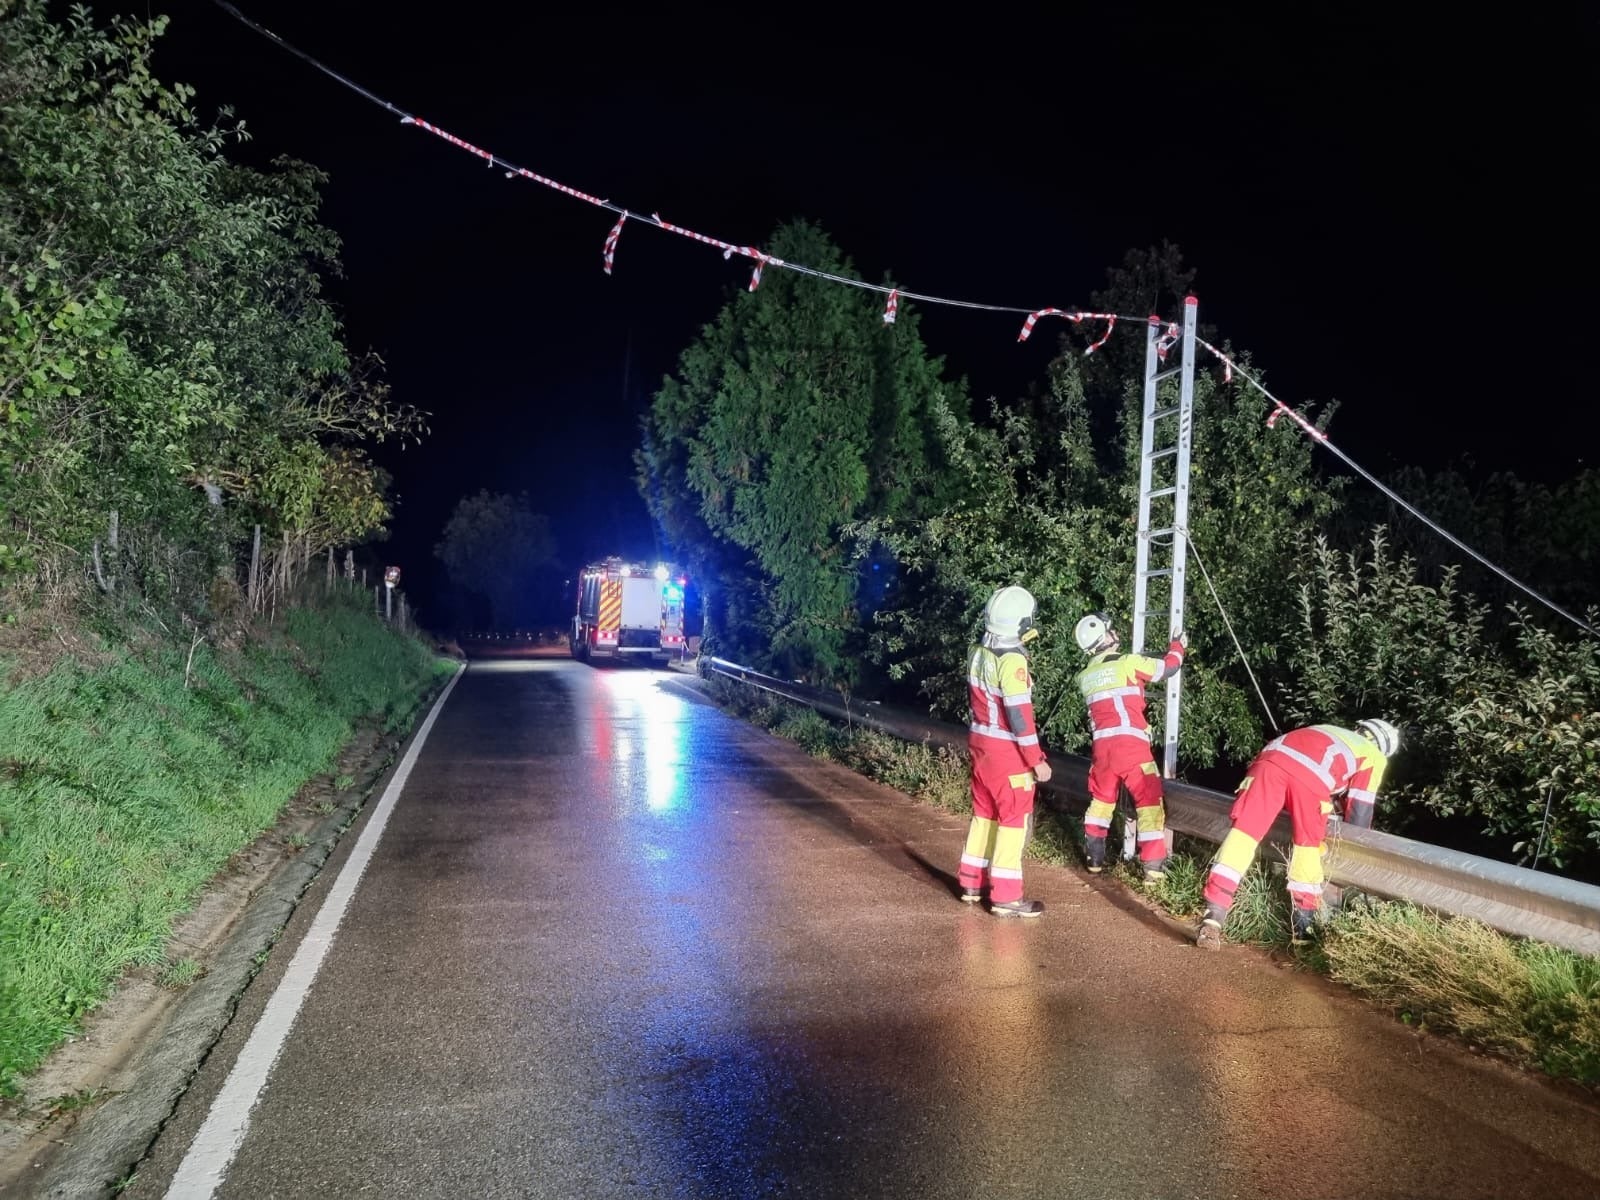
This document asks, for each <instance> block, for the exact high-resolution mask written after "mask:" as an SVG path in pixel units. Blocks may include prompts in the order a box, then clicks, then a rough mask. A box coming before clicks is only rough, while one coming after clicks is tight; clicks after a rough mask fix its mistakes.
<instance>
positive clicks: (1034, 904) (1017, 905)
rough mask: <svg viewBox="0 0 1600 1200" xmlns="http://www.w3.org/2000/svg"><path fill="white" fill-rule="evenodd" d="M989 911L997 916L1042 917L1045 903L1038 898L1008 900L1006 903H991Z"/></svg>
mask: <svg viewBox="0 0 1600 1200" xmlns="http://www.w3.org/2000/svg"><path fill="white" fill-rule="evenodd" d="M989 911H990V912H992V913H993V914H994V915H995V916H997V917H1042V916H1044V905H1043V904H1041V903H1040V902H1039V901H1037V900H1007V901H1006V902H1005V903H1004V904H991V905H990V906H989Z"/></svg>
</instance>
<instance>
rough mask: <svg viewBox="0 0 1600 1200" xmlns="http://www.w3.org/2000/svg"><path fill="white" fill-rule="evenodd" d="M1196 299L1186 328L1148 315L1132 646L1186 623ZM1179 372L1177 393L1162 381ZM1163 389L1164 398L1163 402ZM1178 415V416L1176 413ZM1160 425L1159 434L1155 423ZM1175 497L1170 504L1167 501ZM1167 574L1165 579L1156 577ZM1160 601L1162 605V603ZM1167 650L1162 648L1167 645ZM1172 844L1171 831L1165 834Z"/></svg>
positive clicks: (1165, 768) (1172, 743)
mask: <svg viewBox="0 0 1600 1200" xmlns="http://www.w3.org/2000/svg"><path fill="white" fill-rule="evenodd" d="M1198 308H1199V301H1197V300H1196V299H1195V298H1194V297H1193V296H1185V297H1184V301H1183V324H1182V326H1181V328H1180V327H1179V326H1176V325H1172V324H1169V323H1167V322H1164V321H1162V320H1161V318H1159V317H1151V318H1150V322H1149V325H1148V326H1147V327H1146V330H1145V349H1144V420H1143V429H1142V437H1141V441H1140V448H1139V541H1138V548H1137V552H1136V555H1135V558H1134V576H1133V638H1132V642H1131V644H1130V646H1129V649H1131V650H1132V651H1133V653H1135V654H1143V653H1144V652H1145V633H1146V629H1147V622H1148V621H1149V619H1150V618H1161V617H1165V618H1166V627H1167V633H1166V634H1165V635H1164V636H1165V640H1166V641H1170V640H1171V639H1172V638H1175V637H1177V636H1178V634H1179V633H1180V632H1182V630H1183V585H1184V573H1185V570H1186V568H1187V565H1188V551H1189V543H1188V541H1187V540H1186V538H1185V537H1184V531H1185V530H1187V529H1188V527H1189V451H1190V444H1191V442H1192V440H1193V436H1194V360H1195V329H1196V325H1197V321H1196V312H1197V310H1198ZM1175 344H1176V345H1178V346H1180V347H1181V351H1180V354H1179V358H1178V362H1177V365H1176V366H1168V365H1167V363H1166V360H1167V359H1168V358H1169V356H1170V354H1171V351H1172V349H1173V347H1174V345H1175ZM1174 377H1176V378H1177V380H1178V389H1177V391H1178V395H1177V399H1176V403H1173V402H1172V388H1171V387H1170V386H1169V387H1167V388H1165V389H1163V388H1162V386H1161V385H1162V384H1163V383H1165V382H1166V381H1167V380H1169V379H1172V378H1174ZM1163 391H1165V393H1166V399H1167V403H1166V404H1165V405H1163V403H1162V392H1163ZM1174 417H1176V418H1177V421H1176V422H1175V423H1174V422H1173V420H1172V418H1174ZM1158 427H1159V429H1160V430H1161V431H1162V432H1161V433H1159V434H1158V432H1157V430H1158ZM1169 500H1170V501H1171V503H1170V504H1168V503H1167V501H1169ZM1161 580H1165V581H1166V582H1165V583H1164V584H1162V583H1160V582H1157V583H1156V585H1155V586H1154V587H1152V586H1151V584H1152V581H1161ZM1163 601H1165V606H1164V607H1163ZM1163 649H1164V647H1163ZM1182 698H1183V673H1182V672H1179V673H1178V674H1177V675H1174V676H1172V677H1171V678H1170V679H1168V680H1167V695H1166V709H1165V716H1164V719H1163V721H1162V742H1163V745H1162V755H1161V773H1162V775H1164V776H1165V777H1166V778H1168V779H1171V778H1172V776H1173V775H1174V773H1175V772H1176V771H1177V769H1178V718H1179V715H1180V713H1181V710H1182ZM1136 834H1137V827H1136V826H1135V824H1134V822H1133V821H1125V822H1124V825H1123V845H1122V855H1123V857H1124V858H1132V857H1133V855H1134V852H1135V848H1136ZM1168 848H1169V850H1170V848H1171V834H1168Z"/></svg>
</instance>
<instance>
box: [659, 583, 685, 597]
mask: <svg viewBox="0 0 1600 1200" xmlns="http://www.w3.org/2000/svg"><path fill="white" fill-rule="evenodd" d="M662 595H664V596H666V598H667V599H668V600H682V599H683V591H682V589H680V588H675V587H673V586H671V585H670V584H669V585H667V587H665V588H663V589H662Z"/></svg>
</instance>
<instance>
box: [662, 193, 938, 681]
mask: <svg viewBox="0 0 1600 1200" xmlns="http://www.w3.org/2000/svg"><path fill="white" fill-rule="evenodd" d="M770 248H771V252H772V253H773V254H774V255H776V256H777V257H780V258H786V259H793V260H795V261H798V262H805V263H808V264H811V265H815V266H818V267H821V268H823V269H824V270H828V271H832V272H835V273H837V274H851V273H853V268H852V266H851V265H850V263H849V262H848V261H847V260H845V259H844V258H843V257H842V256H841V255H840V254H839V252H838V251H837V250H836V249H835V248H834V246H833V245H832V243H831V242H829V241H828V239H827V238H826V237H825V236H824V235H823V234H822V232H821V231H820V230H818V229H816V228H815V227H813V226H810V225H806V224H804V223H797V224H792V225H788V226H785V227H783V228H781V229H779V230H778V231H777V232H776V233H775V234H774V235H773V238H772V240H771V242H770ZM876 305H877V301H876V300H875V299H873V298H871V297H869V296H867V295H864V294H862V293H859V292H857V291H855V290H854V289H850V288H841V287H839V286H837V285H835V284H831V283H828V282H825V281H822V280H818V279H814V278H810V277H808V276H803V275H797V274H794V273H791V272H786V271H774V272H769V273H768V276H767V279H766V280H765V281H764V282H763V283H762V286H761V288H760V289H759V290H758V291H756V292H753V293H748V292H747V293H741V294H739V295H737V296H735V297H734V298H733V299H732V300H730V301H729V302H728V303H727V304H726V305H725V306H724V307H723V310H722V312H721V313H720V314H719V315H718V317H717V319H716V320H715V321H713V322H712V323H711V324H710V325H708V326H706V328H705V329H704V330H703V331H702V333H701V336H700V337H699V338H698V339H697V340H696V341H695V343H694V344H693V345H691V346H690V347H689V348H688V349H687V350H685V351H684V353H683V356H682V359H681V360H680V363H679V366H678V370H677V371H676V372H675V373H674V374H673V375H672V376H671V377H669V378H668V379H666V380H665V381H664V382H663V384H662V387H661V389H660V391H659V392H658V393H657V395H656V397H655V401H654V404H653V406H652V408H651V411H650V413H649V414H648V416H647V417H646V419H645V423H644V445H643V448H642V449H641V451H640V453H639V456H638V467H639V479H640V489H641V491H642V492H643V494H644V496H645V499H646V501H647V502H648V503H649V505H650V508H651V512H652V515H653V516H654V517H655V519H656V520H657V522H658V523H659V524H660V525H661V527H662V529H663V531H664V532H665V533H666V535H667V539H668V540H669V542H671V543H672V544H673V545H674V546H675V547H676V548H677V550H678V552H679V553H680V554H682V555H683V557H685V558H686V559H687V560H688V561H689V563H690V566H691V567H692V568H693V569H694V570H695V571H696V573H697V575H699V576H700V577H701V579H702V582H703V581H704V580H705V579H706V577H707V575H708V574H709V575H711V576H713V577H715V578H717V580H718V582H719V583H720V585H721V586H720V589H718V590H720V593H721V595H720V597H719V598H718V600H717V601H716V602H715V603H714V604H713V605H712V608H713V613H714V614H715V618H714V619H713V621H712V622H711V628H712V629H713V630H715V631H716V633H717V634H718V635H720V638H721V639H722V643H723V645H724V646H725V647H726V648H727V649H728V650H729V651H731V652H733V653H737V654H741V655H744V656H748V657H749V658H752V659H755V660H757V661H758V662H763V663H771V664H774V665H776V666H777V667H778V668H779V669H781V670H783V671H784V672H786V673H789V674H792V675H797V676H805V677H810V678H815V679H823V680H830V681H839V682H847V683H848V682H850V681H851V680H853V679H854V678H855V677H856V674H857V665H858V664H857V659H856V656H855V655H853V654H851V653H849V649H850V648H851V647H852V646H853V645H854V644H855V641H856V640H857V637H858V630H859V628H860V616H859V608H858V603H859V594H858V579H857V574H858V572H857V567H856V564H855V563H854V562H853V561H852V558H851V554H850V550H849V547H848V546H847V545H846V544H845V543H844V541H843V539H842V538H841V537H840V530H841V529H842V528H843V527H844V526H845V525H846V524H847V523H849V522H852V521H857V520H860V519H862V518H864V517H868V516H883V517H895V518H909V517H911V516H913V515H914V514H916V513H918V512H922V511H928V510H929V508H930V507H931V506H933V505H936V504H937V503H938V501H939V499H940V498H941V493H942V490H943V488H942V480H941V472H940V469H939V468H940V462H939V458H940V453H941V450H942V448H943V447H942V445H941V444H940V443H939V442H938V441H937V440H936V439H935V438H934V437H933V436H932V434H933V429H932V424H931V422H930V421H929V419H928V418H929V416H930V414H931V413H933V412H934V411H935V410H936V409H938V408H940V407H944V408H947V409H949V410H951V411H956V412H960V411H962V410H963V408H964V404H965V401H964V394H963V393H962V391H961V390H960V389H959V388H958V387H955V386H953V385H951V384H948V383H946V382H944V381H943V380H942V379H941V377H940V369H941V364H940V363H939V361H938V360H936V359H930V358H929V357H928V356H927V354H926V351H925V350H924V348H923V344H922V340H921V337H920V335H919V334H918V332H917V322H916V320H915V319H914V317H912V316H909V315H905V314H903V315H902V316H901V318H900V320H899V322H898V323H897V324H895V325H885V324H884V323H883V322H882V321H881V320H880V319H879V314H878V311H877V309H876Z"/></svg>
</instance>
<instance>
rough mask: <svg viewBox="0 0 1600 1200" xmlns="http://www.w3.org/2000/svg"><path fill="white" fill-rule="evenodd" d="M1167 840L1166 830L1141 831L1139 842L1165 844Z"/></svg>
mask: <svg viewBox="0 0 1600 1200" xmlns="http://www.w3.org/2000/svg"><path fill="white" fill-rule="evenodd" d="M1139 811H1140V812H1143V811H1144V810H1143V809H1140V810H1139ZM1166 839H1167V832H1166V830H1164V829H1141V830H1140V831H1139V840H1140V841H1141V842H1164V841H1166Z"/></svg>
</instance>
